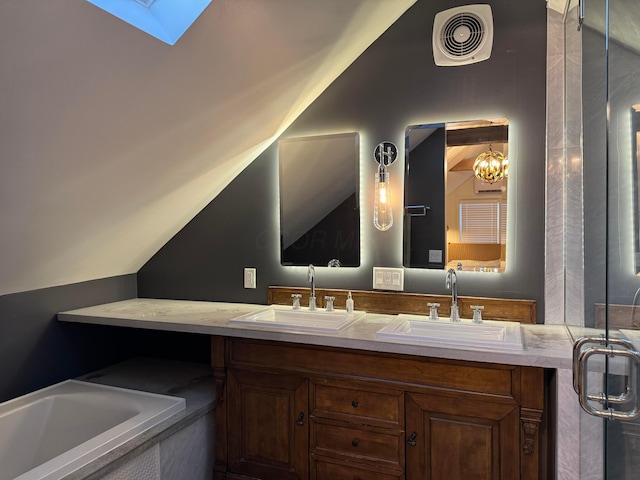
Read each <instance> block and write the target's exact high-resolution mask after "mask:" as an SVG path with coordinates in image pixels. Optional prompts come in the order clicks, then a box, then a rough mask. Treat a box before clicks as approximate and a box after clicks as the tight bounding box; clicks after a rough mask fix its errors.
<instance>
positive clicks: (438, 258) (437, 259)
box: [429, 250, 442, 263]
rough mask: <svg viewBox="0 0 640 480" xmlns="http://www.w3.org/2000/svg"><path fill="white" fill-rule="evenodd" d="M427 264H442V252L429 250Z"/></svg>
mask: <svg viewBox="0 0 640 480" xmlns="http://www.w3.org/2000/svg"><path fill="white" fill-rule="evenodd" d="M429 263H442V250H429Z"/></svg>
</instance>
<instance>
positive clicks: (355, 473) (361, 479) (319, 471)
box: [315, 460, 404, 480]
mask: <svg viewBox="0 0 640 480" xmlns="http://www.w3.org/2000/svg"><path fill="white" fill-rule="evenodd" d="M329 479H331V480H404V474H403V473H400V474H397V475H393V474H386V473H381V472H379V471H377V472H376V471H373V470H365V469H363V468H356V467H354V466H353V465H338V464H337V463H329V462H323V461H320V460H318V461H316V468H315V480H329Z"/></svg>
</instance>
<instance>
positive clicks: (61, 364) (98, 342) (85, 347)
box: [0, 275, 136, 402]
mask: <svg viewBox="0 0 640 480" xmlns="http://www.w3.org/2000/svg"><path fill="white" fill-rule="evenodd" d="M135 296H136V276H135V275H124V276H120V277H113V278H107V279H102V280H94V281H90V282H83V283H77V284H72V285H65V286H61V287H52V288H45V289H40V290H33V291H29V292H22V293H15V294H10V295H3V296H1V297H0V329H1V331H2V334H1V335H0V365H2V368H1V369H0V402H1V401H4V400H7V399H9V398H13V397H16V396H19V395H22V394H24V393H27V392H30V391H33V390H36V389H38V388H41V387H44V386H47V385H50V384H52V383H55V382H58V381H62V380H65V379H67V378H73V377H76V376H78V375H80V374H82V373H86V372H89V371H91V370H94V369H97V368H101V367H104V366H106V365H109V364H111V363H114V362H116V361H119V360H122V359H124V358H128V356H129V355H130V351H129V348H128V347H126V346H125V347H123V344H122V342H121V341H119V340H120V339H119V336H118V335H117V332H116V331H114V330H113V329H110V328H107V327H99V326H95V327H94V326H87V325H75V324H64V323H62V322H58V320H57V318H56V314H57V313H58V312H60V311H64V310H71V309H74V308H81V307H86V306H89V305H96V304H100V303H107V302H113V301H117V300H123V299H126V298H133V297H135Z"/></svg>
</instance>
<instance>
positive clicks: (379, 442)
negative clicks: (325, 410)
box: [311, 419, 404, 469]
mask: <svg viewBox="0 0 640 480" xmlns="http://www.w3.org/2000/svg"><path fill="white" fill-rule="evenodd" d="M311 446H312V452H313V453H315V454H317V455H324V456H328V457H343V458H345V457H346V458H349V459H351V460H353V461H360V462H363V463H374V464H376V465H379V466H385V467H387V468H398V469H401V468H403V466H404V432H403V431H398V430H391V429H384V428H376V427H364V426H363V427H355V426H352V425H349V424H346V423H342V422H335V421H325V420H322V421H318V420H316V419H312V421H311Z"/></svg>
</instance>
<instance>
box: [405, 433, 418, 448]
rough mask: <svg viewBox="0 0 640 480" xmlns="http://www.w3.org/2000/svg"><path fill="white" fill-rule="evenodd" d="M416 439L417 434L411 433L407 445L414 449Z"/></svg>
mask: <svg viewBox="0 0 640 480" xmlns="http://www.w3.org/2000/svg"><path fill="white" fill-rule="evenodd" d="M417 437H418V432H412V433H411V436H410V437H409V440H407V443H408V444H409V445H410V446H411V447H415V446H416V438H417Z"/></svg>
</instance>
